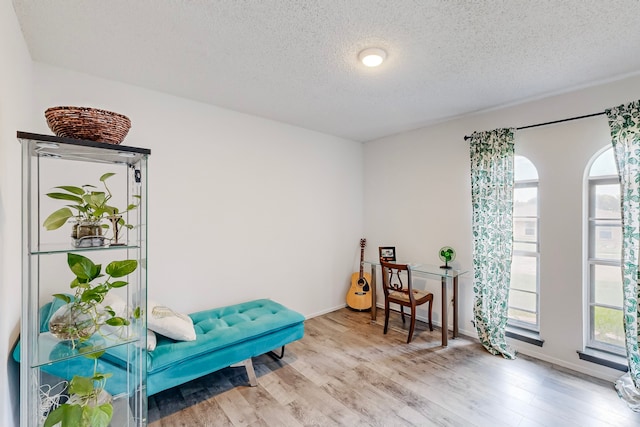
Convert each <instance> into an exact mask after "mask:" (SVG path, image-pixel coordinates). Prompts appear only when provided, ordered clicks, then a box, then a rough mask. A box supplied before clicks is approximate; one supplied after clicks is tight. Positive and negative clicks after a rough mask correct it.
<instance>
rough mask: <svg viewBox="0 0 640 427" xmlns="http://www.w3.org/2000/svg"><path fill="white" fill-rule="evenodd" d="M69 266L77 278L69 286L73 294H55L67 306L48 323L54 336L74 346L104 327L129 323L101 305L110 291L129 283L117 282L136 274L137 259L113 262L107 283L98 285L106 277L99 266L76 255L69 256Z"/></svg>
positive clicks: (109, 269) (108, 271) (103, 281)
mask: <svg viewBox="0 0 640 427" xmlns="http://www.w3.org/2000/svg"><path fill="white" fill-rule="evenodd" d="M67 264H68V265H69V268H70V269H71V271H72V272H73V274H75V276H76V277H75V279H73V280H72V281H71V284H70V287H71V289H73V290H74V295H73V296H70V295H67V294H55V295H54V297H56V298H58V299H60V300H62V301H64V302H65V303H66V304H65V305H63V306H62V307H60V308H59V309H58V310H57V311H56V312H55V313H53V315H52V316H51V319H50V320H49V331H50V332H51V334H52V335H53V336H55V337H57V338H59V339H62V340H71V341H72V342H73V344H74V346H75V342H76V341H77V340H79V341H86V340H87V339H89V338H90V337H91V336H92V335H93V334H94V333H96V332H98V331H99V330H100V328H101V327H102V326H103V325H110V326H115V327H119V326H125V325H128V324H129V321H128V320H127V319H125V318H123V317H118V316H116V313H115V312H114V310H113V309H112V308H111V307H109V306H106V307H102V305H101V303H102V301H104V299H105V296H106V295H107V293H108V292H109V291H110V290H111V289H113V288H122V287H124V286H126V285H127V284H128V282H126V281H124V280H114V279H120V278H122V277H125V276H127V275H128V274H130V273H132V272H134V271H135V270H136V268H137V267H138V262H137V261H136V260H123V261H113V262H110V263H109V264H108V265H107V268H106V269H105V273H106V280H102V283H97V284H94V283H92V282H93V281H94V280H95V279H98V278H104V277H105V276H104V275H103V274H101V270H102V266H101V265H100V264H95V263H94V262H93V261H91V260H90V259H89V258H87V257H84V256H82V255H78V254H74V253H68V254H67ZM134 316H139V309H136V312H135V313H134Z"/></svg>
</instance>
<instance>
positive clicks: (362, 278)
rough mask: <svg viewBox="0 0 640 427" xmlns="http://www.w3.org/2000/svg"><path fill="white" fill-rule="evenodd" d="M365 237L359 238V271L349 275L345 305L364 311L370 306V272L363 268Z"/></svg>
mask: <svg viewBox="0 0 640 427" xmlns="http://www.w3.org/2000/svg"><path fill="white" fill-rule="evenodd" d="M366 245H367V239H360V271H359V272H358V273H353V274H352V275H351V287H350V288H349V292H347V306H349V307H350V308H352V309H354V310H359V311H364V310H369V309H370V308H371V286H370V285H369V283H371V274H369V273H365V272H364V271H363V270H364V247H365V246H366Z"/></svg>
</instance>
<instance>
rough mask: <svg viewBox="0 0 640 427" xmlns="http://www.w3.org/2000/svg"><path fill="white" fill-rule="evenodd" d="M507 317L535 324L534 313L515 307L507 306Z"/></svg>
mask: <svg viewBox="0 0 640 427" xmlns="http://www.w3.org/2000/svg"><path fill="white" fill-rule="evenodd" d="M509 319H514V320H519V321H521V322H526V323H531V324H532V325H535V324H536V314H535V313H529V312H527V311H522V310H517V309H515V308H509Z"/></svg>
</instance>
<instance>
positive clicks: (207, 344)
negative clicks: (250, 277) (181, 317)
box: [13, 299, 305, 395]
mask: <svg viewBox="0 0 640 427" xmlns="http://www.w3.org/2000/svg"><path fill="white" fill-rule="evenodd" d="M49 304H51V303H49ZM54 309H55V307H46V306H44V307H43V309H41V316H42V317H41V323H40V324H41V330H42V332H46V331H47V325H48V318H46V319H44V318H43V317H46V313H49V312H54V311H55V310H54ZM43 315H44V316H43ZM189 317H191V319H192V320H193V324H194V327H195V331H196V339H195V341H174V340H172V339H170V338H167V337H164V336H162V335H158V336H157V345H156V348H155V350H153V351H150V352H147V354H146V357H147V394H148V395H153V394H156V393H158V392H161V391H163V390H166V389H169V388H171V387H175V386H178V385H180V384H183V383H185V382H188V381H191V380H194V379H196V378H199V377H202V376H204V375H208V374H210V373H212V372H215V371H218V370H220V369H222V368H226V367H229V366H234V365H238V366H241V365H244V366H245V368H246V370H247V375H248V377H249V383H250V384H251V385H252V386H255V385H257V378H256V375H255V372H254V370H253V364H252V362H251V358H252V357H256V356H259V355H261V354H264V353H268V352H270V351H273V350H276V349H279V348H283V351H284V346H285V345H286V344H289V343H291V342H293V341H296V340H298V339H300V338H302V337H303V335H304V320H305V319H304V316H302V315H301V314H300V313H297V312H295V311H293V310H291V309H288V308H287V307H285V306H283V305H281V304H279V303H277V302H275V301H272V300H269V299H260V300H255V301H249V302H245V303H241V304H236V305H231V306H227V307H220V308H214V309H211V310H205V311H200V312H197V313H193V314H190V315H189ZM126 351H127V346H119V347H115V348H111V349H109V350H108V351H107V352H106V353H105V354H104V355H103V356H102V357H101V358H100V359H98V369H97V370H98V372H109V373H112V374H113V375H112V377H110V378H109V380H108V381H107V385H106V389H107V391H108V392H109V393H111V394H112V395H117V394H120V393H123V392H127V383H126V379H127V376H126V368H127V362H126V360H127V357H126ZM13 356H14V358H15V359H16V360H17V361H20V345H19V343H18V346H16V349H15V350H14V353H13ZM93 363H94V362H93V360H90V359H88V358H76V359H73V361H72V362H69V363H66V362H60V363H56V364H54V365H48V366H44V367H43V368H42V369H43V370H44V371H46V372H47V373H49V374H52V375H55V376H57V377H61V378H64V379H67V380H68V379H70V378H71V377H72V376H73V375H74V374H77V375H83V376H91V374H92V372H93V368H94V366H93Z"/></svg>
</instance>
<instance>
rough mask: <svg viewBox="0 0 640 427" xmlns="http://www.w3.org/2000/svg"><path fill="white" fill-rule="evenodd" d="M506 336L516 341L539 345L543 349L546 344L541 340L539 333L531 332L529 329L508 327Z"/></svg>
mask: <svg viewBox="0 0 640 427" xmlns="http://www.w3.org/2000/svg"><path fill="white" fill-rule="evenodd" d="M505 335H506V336H507V337H509V338H513V339H514V340H518V341H524V342H526V343H529V344H533V345H537V346H538V347H542V344H544V340H543V339H542V338H540V334H539V333H538V332H534V331H529V330H527V329H522V328H516V327H514V326H507V330H506V333H505Z"/></svg>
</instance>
